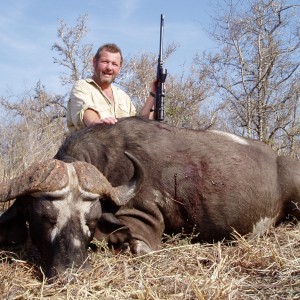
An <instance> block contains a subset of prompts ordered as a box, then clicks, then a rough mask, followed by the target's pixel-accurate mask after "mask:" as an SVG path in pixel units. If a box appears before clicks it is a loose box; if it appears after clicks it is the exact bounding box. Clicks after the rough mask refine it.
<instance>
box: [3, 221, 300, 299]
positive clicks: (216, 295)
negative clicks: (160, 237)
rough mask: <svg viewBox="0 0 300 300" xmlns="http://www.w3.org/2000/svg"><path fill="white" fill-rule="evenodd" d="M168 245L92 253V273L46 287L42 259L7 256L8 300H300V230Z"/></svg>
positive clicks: (23, 253) (22, 253) (32, 254)
mask: <svg viewBox="0 0 300 300" xmlns="http://www.w3.org/2000/svg"><path fill="white" fill-rule="evenodd" d="M189 240H190V239H189V238H179V237H167V238H166V241H165V242H164V243H163V248H162V249H161V250H160V251H157V252H154V253H151V254H148V255H144V256H141V257H133V256H128V255H122V254H117V255H114V254H113V253H112V252H110V251H109V250H108V249H107V248H106V246H105V245H104V244H98V246H99V248H101V250H98V251H97V252H92V251H91V252H90V260H91V263H92V265H93V268H92V270H91V271H89V272H80V271H79V272H68V273H67V274H65V275H63V276H61V278H60V279H58V280H57V281H56V282H54V283H47V282H46V281H45V279H44V278H43V277H42V275H41V274H42V273H41V271H40V269H39V267H38V260H39V257H38V255H37V252H36V251H35V250H34V249H33V248H32V247H30V246H29V245H28V246H27V247H26V249H25V250H24V249H23V250H19V251H14V252H8V251H2V252H0V254H1V255H0V259H1V264H0V274H1V279H2V280H1V282H0V294H1V296H2V299H106V300H109V299H111V300H113V299H174V300H175V299H300V224H298V225H296V226H294V225H291V224H285V225H281V226H280V227H278V228H275V229H271V230H270V231H269V232H268V233H267V234H265V235H264V236H262V237H259V238H256V239H253V240H251V241H247V240H246V239H244V238H242V237H238V236H236V242H234V243H232V244H231V245H226V244H225V243H216V244H213V245H211V244H194V245H192V244H190V242H189Z"/></svg>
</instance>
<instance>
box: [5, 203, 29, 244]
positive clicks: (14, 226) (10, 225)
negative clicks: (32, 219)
mask: <svg viewBox="0 0 300 300" xmlns="http://www.w3.org/2000/svg"><path fill="white" fill-rule="evenodd" d="M27 237H28V230H27V226H26V219H25V217H24V216H23V215H22V214H20V213H19V203H18V200H16V201H15V202H14V203H13V205H12V206H11V207H10V208H9V209H8V210H6V211H5V212H4V213H3V214H2V215H1V216H0V244H1V245H6V246H17V245H20V244H24V243H25V242H26V241H27Z"/></svg>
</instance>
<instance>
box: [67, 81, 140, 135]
mask: <svg viewBox="0 0 300 300" xmlns="http://www.w3.org/2000/svg"><path fill="white" fill-rule="evenodd" d="M112 91H113V95H114V104H111V103H110V101H109V100H108V98H107V97H106V96H105V94H104V93H103V92H102V90H101V88H100V87H99V86H98V85H97V84H96V83H95V81H94V80H93V79H92V78H87V79H81V80H78V81H76V82H75V84H74V86H73V88H72V91H71V96H70V100H69V102H68V107H67V126H68V128H69V130H70V131H75V130H78V129H82V128H84V127H86V125H85V123H84V122H83V114H84V111H85V110H87V109H88V108H89V109H92V110H94V111H96V112H97V113H98V114H99V117H100V118H101V119H104V118H108V117H115V118H122V117H129V116H135V115H136V109H135V107H134V105H133V103H132V101H131V99H130V97H129V96H128V95H127V94H126V93H125V92H124V91H122V90H121V89H120V88H118V87H116V86H114V85H112Z"/></svg>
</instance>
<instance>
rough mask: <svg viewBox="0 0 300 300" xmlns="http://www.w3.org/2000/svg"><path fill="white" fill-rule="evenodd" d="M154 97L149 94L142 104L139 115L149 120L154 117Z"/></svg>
mask: <svg viewBox="0 0 300 300" xmlns="http://www.w3.org/2000/svg"><path fill="white" fill-rule="evenodd" d="M153 109H154V97H153V96H151V95H149V97H148V98H147V100H146V102H145V104H144V106H143V107H142V109H141V113H140V115H141V116H142V117H145V118H148V119H150V120H153V119H154V111H153Z"/></svg>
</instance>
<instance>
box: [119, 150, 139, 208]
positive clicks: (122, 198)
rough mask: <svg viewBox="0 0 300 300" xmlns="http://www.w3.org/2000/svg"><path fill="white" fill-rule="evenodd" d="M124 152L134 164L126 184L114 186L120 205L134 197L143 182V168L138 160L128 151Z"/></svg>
mask: <svg viewBox="0 0 300 300" xmlns="http://www.w3.org/2000/svg"><path fill="white" fill-rule="evenodd" d="M125 154H126V155H127V156H128V158H129V159H130V160H131V162H132V164H133V166H134V174H133V176H132V178H131V179H130V181H129V182H128V183H127V184H125V185H121V186H118V187H115V188H114V190H115V193H116V194H117V196H118V198H119V202H120V205H124V204H126V203H127V202H128V201H129V200H130V199H132V198H133V197H135V195H136V194H137V193H138V192H139V191H140V189H141V187H142V184H143V182H144V169H143V167H142V165H141V163H140V161H139V160H138V159H137V158H136V157H135V156H134V155H133V154H131V153H129V152H125Z"/></svg>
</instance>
